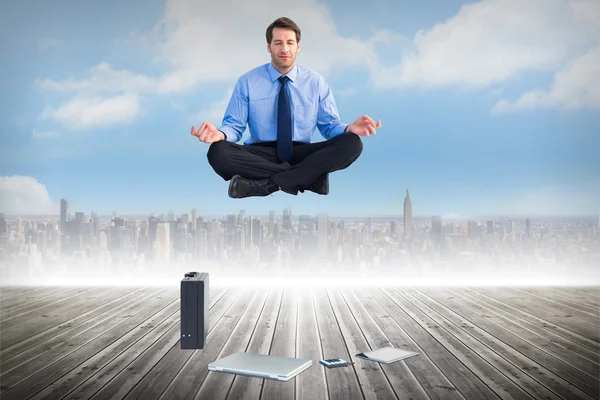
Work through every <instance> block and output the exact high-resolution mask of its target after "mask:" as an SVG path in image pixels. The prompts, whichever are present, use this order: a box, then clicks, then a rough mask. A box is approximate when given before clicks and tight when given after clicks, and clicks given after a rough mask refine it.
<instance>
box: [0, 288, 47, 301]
mask: <svg viewBox="0 0 600 400" xmlns="http://www.w3.org/2000/svg"><path fill="white" fill-rule="evenodd" d="M45 289H52V288H51V287H45V286H2V287H0V302H4V301H6V300H8V299H11V298H13V297H17V296H21V295H23V294H26V293H27V294H33V293H34V292H38V291H42V290H45Z"/></svg>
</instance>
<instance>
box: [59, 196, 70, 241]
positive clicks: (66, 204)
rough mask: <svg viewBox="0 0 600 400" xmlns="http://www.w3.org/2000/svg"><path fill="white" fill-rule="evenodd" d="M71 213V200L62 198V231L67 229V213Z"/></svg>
mask: <svg viewBox="0 0 600 400" xmlns="http://www.w3.org/2000/svg"><path fill="white" fill-rule="evenodd" d="M68 214H69V202H68V201H66V200H65V199H60V231H61V232H62V233H65V232H66V231H67V222H68V221H67V215H68Z"/></svg>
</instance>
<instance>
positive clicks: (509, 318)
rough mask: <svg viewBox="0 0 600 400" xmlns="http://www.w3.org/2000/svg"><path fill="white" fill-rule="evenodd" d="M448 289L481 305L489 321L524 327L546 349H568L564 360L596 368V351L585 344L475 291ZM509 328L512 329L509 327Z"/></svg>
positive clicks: (589, 369)
mask: <svg viewBox="0 0 600 400" xmlns="http://www.w3.org/2000/svg"><path fill="white" fill-rule="evenodd" d="M449 291H450V292H451V293H452V294H453V295H455V296H461V297H463V298H465V299H467V300H470V301H472V302H473V303H475V304H477V307H481V311H482V312H483V313H484V314H485V318H487V319H489V320H490V321H493V322H495V323H497V324H499V325H502V324H505V323H508V324H509V325H510V326H514V327H515V329H517V330H518V331H521V330H522V329H526V330H527V331H529V332H531V333H532V334H535V335H537V336H539V338H540V339H538V344H539V345H541V346H542V347H543V348H545V349H547V350H548V351H552V352H556V353H558V354H560V353H564V352H565V351H568V352H567V353H566V354H567V355H566V360H570V361H569V362H571V363H572V364H574V365H579V362H582V363H583V364H584V365H585V366H586V368H588V372H591V371H595V370H597V369H598V365H600V360H598V353H597V352H595V351H593V350H591V349H589V348H587V347H585V346H580V345H578V344H576V343H575V342H573V341H572V340H570V339H568V338H565V337H563V336H561V335H559V334H557V333H555V332H554V331H553V330H552V329H550V328H548V327H545V326H540V325H536V324H535V323H533V322H531V321H530V319H528V318H523V317H522V316H520V315H519V314H517V313H511V312H509V311H506V310H504V309H503V308H501V307H498V306H496V305H495V304H494V303H491V302H488V301H487V300H488V298H486V297H485V296H483V295H480V294H479V293H477V292H472V291H469V290H464V289H450V290H449ZM478 309H479V308H478ZM511 330H513V329H512V328H511ZM513 331H514V330H513ZM525 336H529V334H528V333H525ZM592 374H593V375H597V374H596V373H595V372H592Z"/></svg>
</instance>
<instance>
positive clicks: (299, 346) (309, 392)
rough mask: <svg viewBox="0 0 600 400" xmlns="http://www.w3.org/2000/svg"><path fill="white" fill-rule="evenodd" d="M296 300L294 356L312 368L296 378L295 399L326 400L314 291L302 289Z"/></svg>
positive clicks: (325, 384) (327, 397) (327, 396)
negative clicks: (305, 360)
mask: <svg viewBox="0 0 600 400" xmlns="http://www.w3.org/2000/svg"><path fill="white" fill-rule="evenodd" d="M301 293H302V294H301V295H300V296H299V298H298V330H297V333H296V356H297V357H298V358H304V359H307V360H313V366H312V367H311V368H309V369H308V370H306V371H304V372H302V373H301V374H300V375H298V376H297V377H296V399H300V400H302V399H311V400H326V399H329V394H328V393H327V381H326V379H325V368H323V367H322V366H321V364H320V363H319V360H323V359H324V358H323V352H322V349H321V341H320V339H319V328H318V326H317V318H316V316H315V307H314V304H313V298H314V291H313V290H307V289H302V292H301Z"/></svg>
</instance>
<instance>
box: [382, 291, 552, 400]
mask: <svg viewBox="0 0 600 400" xmlns="http://www.w3.org/2000/svg"><path fill="white" fill-rule="evenodd" d="M395 294H396V295H398V296H401V297H403V298H404V299H406V300H407V301H409V302H410V303H412V305H414V307H415V308H417V309H419V311H420V312H422V313H424V314H426V315H427V316H428V317H429V318H431V320H433V321H434V322H435V323H436V324H437V326H435V325H433V326H431V327H429V328H428V329H429V330H430V331H431V332H432V335H434V336H435V337H436V339H437V340H439V341H440V342H441V343H445V342H447V341H451V337H450V335H452V336H454V337H455V338H456V339H458V340H459V341H460V342H462V343H464V345H465V346H467V347H468V348H469V350H465V349H461V347H460V345H459V344H457V343H453V344H451V346H454V348H453V350H452V352H453V353H454V354H455V355H456V356H461V355H462V354H464V355H465V356H468V357H469V358H472V357H471V351H472V352H473V353H474V354H476V355H478V356H479V357H481V358H482V359H483V360H485V361H486V362H488V363H489V364H490V365H491V366H492V367H494V368H495V369H496V370H498V371H499V372H500V373H502V374H503V376H504V377H498V376H497V374H496V373H495V372H493V371H492V372H490V371H487V370H486V367H485V366H480V367H479V368H481V370H482V372H480V373H478V375H479V376H480V377H482V379H490V378H491V379H493V380H494V381H498V384H499V385H502V387H503V388H504V387H506V390H505V392H506V393H507V394H508V395H509V396H514V398H515V399H525V398H529V397H530V396H531V397H533V398H536V399H561V397H559V396H558V395H557V394H555V393H554V392H552V391H550V390H549V389H548V388H546V387H545V386H543V385H540V383H539V382H537V381H536V380H535V379H533V378H532V377H530V376H529V375H527V374H525V373H524V372H523V371H521V369H520V368H519V367H517V366H515V365H513V364H512V363H510V362H509V361H508V360H506V359H505V358H503V357H502V356H501V355H499V354H497V353H496V352H495V351H494V350H493V349H491V348H489V347H487V346H486V345H485V344H483V343H482V342H480V341H478V340H477V339H476V338H475V337H474V336H471V335H470V334H468V333H467V329H468V327H465V326H461V325H457V324H455V323H454V322H453V321H451V320H450V319H448V318H446V317H444V316H443V315H442V314H440V313H438V312H437V311H435V310H434V309H433V308H431V307H429V306H428V305H427V304H425V303H424V302H423V301H421V300H419V299H418V298H417V297H415V296H413V295H412V294H411V293H409V292H408V291H406V290H402V291H396V292H395ZM392 296H394V294H392ZM396 298H398V297H396ZM404 309H405V310H408V309H409V307H404ZM440 327H441V328H443V329H444V330H445V331H446V332H447V333H446V332H437V331H438V330H439V328H440ZM506 379H509V380H511V382H514V384H515V385H516V386H518V387H519V388H520V389H521V390H523V391H524V392H525V393H524V394H520V393H519V392H518V390H519V389H515V388H513V387H510V384H509V383H507V382H506ZM486 383H487V382H486ZM488 385H489V386H490V387H492V388H494V387H495V384H490V383H488ZM499 396H500V397H501V398H505V395H503V394H502V393H499Z"/></svg>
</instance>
